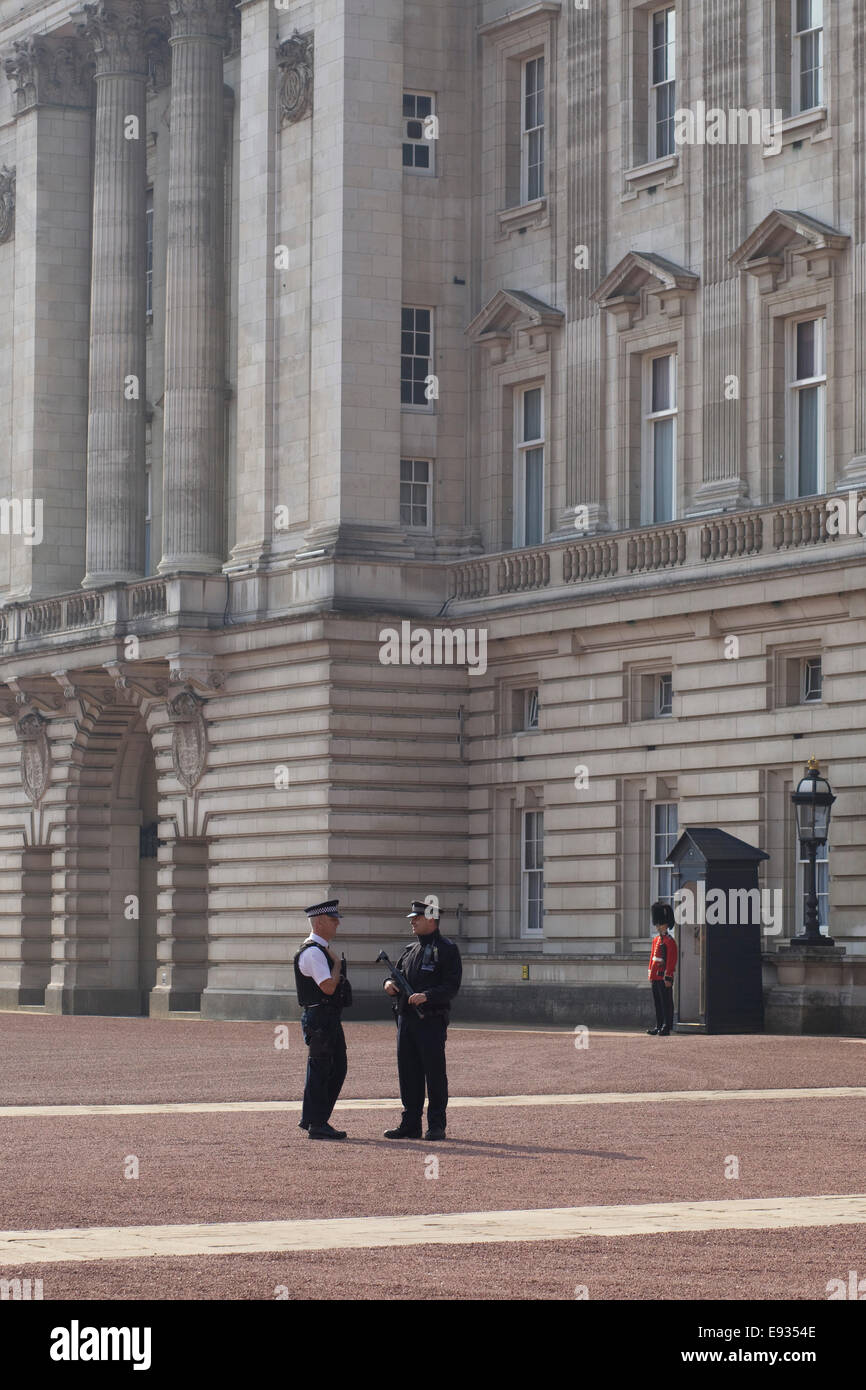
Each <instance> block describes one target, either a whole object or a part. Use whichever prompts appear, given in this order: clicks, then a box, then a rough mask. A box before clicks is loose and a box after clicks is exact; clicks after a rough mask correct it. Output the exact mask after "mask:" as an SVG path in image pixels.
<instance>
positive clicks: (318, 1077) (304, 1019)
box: [301, 1004, 347, 1125]
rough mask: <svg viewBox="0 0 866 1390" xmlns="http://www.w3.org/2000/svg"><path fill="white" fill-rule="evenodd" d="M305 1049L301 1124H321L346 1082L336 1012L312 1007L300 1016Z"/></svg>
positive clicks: (341, 1038) (343, 1049) (337, 1011)
mask: <svg viewBox="0 0 866 1390" xmlns="http://www.w3.org/2000/svg"><path fill="white" fill-rule="evenodd" d="M301 1027H302V1029H303V1030H304V1042H305V1043H306V1044H307V1047H308V1048H309V1054H308V1056H307V1076H306V1080H305V1082H304V1103H303V1106H302V1107H301V1124H310V1125H325V1124H327V1123H328V1120H329V1119H330V1118H331V1111H332V1110H333V1108H334V1106H335V1105H336V1104H337V1097H338V1096H339V1094H340V1091H341V1089H342V1086H343V1082H344V1081H345V1079H346V1065H347V1063H346V1039H345V1037H344V1035H343V1025H342V1023H341V1022H340V1013H339V1010H337V1009H333V1008H328V1007H326V1006H324V1005H322V1004H315V1005H312V1006H311V1007H310V1008H308V1009H304V1012H303V1013H302V1014H301Z"/></svg>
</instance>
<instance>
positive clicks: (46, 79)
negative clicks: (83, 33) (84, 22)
mask: <svg viewBox="0 0 866 1390" xmlns="http://www.w3.org/2000/svg"><path fill="white" fill-rule="evenodd" d="M3 66H4V70H5V72H6V76H7V78H8V79H9V81H10V82H11V84H12V88H13V92H14V95H15V110H16V113H17V114H19V115H20V114H21V112H23V111H27V110H29V109H30V108H31V107H33V106H71V107H79V108H81V107H83V108H87V107H90V106H91V105H92V104H93V100H92V78H93V61H92V58H91V56H90V54H89V52H88V48H87V45H86V44H85V43H84V42H83V40H82V39H80V38H72V37H70V36H69V35H66V34H64V35H63V36H62V37H53V36H49V35H45V34H31V35H30V37H29V38H26V39H15V41H14V42H13V44H12V46H11V49H9V50H7V52H6V53H5V55H4V60H3Z"/></svg>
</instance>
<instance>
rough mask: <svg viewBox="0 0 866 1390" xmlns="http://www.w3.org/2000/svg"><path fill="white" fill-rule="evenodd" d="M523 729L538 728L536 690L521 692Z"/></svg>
mask: <svg viewBox="0 0 866 1390" xmlns="http://www.w3.org/2000/svg"><path fill="white" fill-rule="evenodd" d="M523 727H524V729H537V728H538V690H537V689H536V690H524V692H523Z"/></svg>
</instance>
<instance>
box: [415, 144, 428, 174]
mask: <svg viewBox="0 0 866 1390" xmlns="http://www.w3.org/2000/svg"><path fill="white" fill-rule="evenodd" d="M415 168H416V169H429V168H430V147H429V145H416V146H415Z"/></svg>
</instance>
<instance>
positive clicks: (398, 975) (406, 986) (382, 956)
mask: <svg viewBox="0 0 866 1390" xmlns="http://www.w3.org/2000/svg"><path fill="white" fill-rule="evenodd" d="M380 961H384V962H385V964H386V965H387V966H389V967H390V971H391V979H392V980H393V981H394V984H395V985H397V986H398V987H399V988H400V989H401V990H402V991H403V993H404V994H405V996H406V999H407V1001H408V999H409V997H410V995H412V994H415V993H420V991H416V990H414V989H413V988H412V986H411V985H410V983H409V981H408V980H407V979H406V976H405V975H404V974H403V972H402V970H398V969H397V967H396V965H394V964H393V963H392V962H391V961H390V960H389V959H388V956H387V954H386V953H385V951H380V952H379V954H378V956H377V957H376V964H377V965H378V964H379V962H380ZM412 1007H413V1009H417V1010H418V1017H419V1018H423V1017H424V1006H423V1004H413V1005H412Z"/></svg>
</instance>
